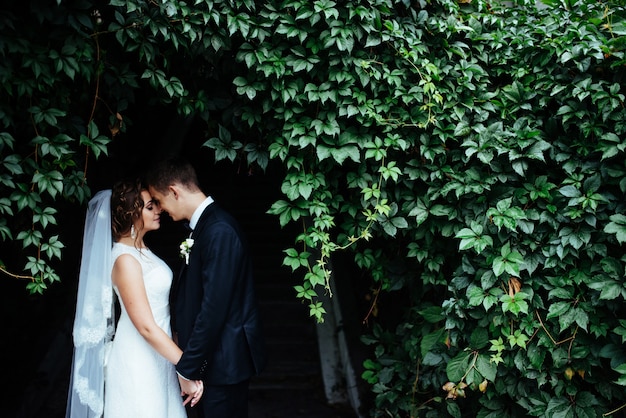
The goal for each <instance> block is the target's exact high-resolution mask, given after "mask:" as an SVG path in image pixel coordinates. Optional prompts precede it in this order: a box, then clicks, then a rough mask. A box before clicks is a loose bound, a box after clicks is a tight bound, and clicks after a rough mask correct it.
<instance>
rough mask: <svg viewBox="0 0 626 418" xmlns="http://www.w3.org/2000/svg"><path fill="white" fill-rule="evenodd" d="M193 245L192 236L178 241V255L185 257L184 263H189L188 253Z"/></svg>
mask: <svg viewBox="0 0 626 418" xmlns="http://www.w3.org/2000/svg"><path fill="white" fill-rule="evenodd" d="M191 247H193V238H187V239H186V240H184V241H183V242H181V243H180V256H181V257H185V264H189V253H191Z"/></svg>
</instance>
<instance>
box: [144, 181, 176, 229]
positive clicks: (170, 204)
mask: <svg viewBox="0 0 626 418" xmlns="http://www.w3.org/2000/svg"><path fill="white" fill-rule="evenodd" d="M148 189H149V190H150V195H151V196H152V200H153V201H154V202H156V203H157V204H158V205H159V207H160V208H161V211H164V212H167V213H168V214H169V215H170V216H171V217H172V220H174V221H180V220H182V216H181V214H180V210H179V206H180V205H179V201H178V199H176V194H175V193H173V192H172V191H171V190H168V191H167V192H166V193H164V192H160V191H158V190H156V189H155V188H154V187H152V186H150V187H149V188H148Z"/></svg>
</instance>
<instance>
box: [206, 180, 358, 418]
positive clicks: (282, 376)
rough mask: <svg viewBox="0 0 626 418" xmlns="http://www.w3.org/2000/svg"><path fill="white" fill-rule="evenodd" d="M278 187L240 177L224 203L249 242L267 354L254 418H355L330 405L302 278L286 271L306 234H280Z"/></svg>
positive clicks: (253, 401)
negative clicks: (287, 256)
mask: <svg viewBox="0 0 626 418" xmlns="http://www.w3.org/2000/svg"><path fill="white" fill-rule="evenodd" d="M279 187H280V185H279V184H272V182H271V179H269V178H268V177H266V176H245V177H239V178H237V179H235V184H233V185H232V187H231V188H229V189H230V191H231V193H229V197H230V199H227V202H225V204H228V206H229V208H228V209H229V210H230V211H231V213H233V215H234V216H235V217H236V218H237V219H238V220H239V222H240V223H241V225H242V227H243V229H244V230H245V231H246V234H247V236H248V239H249V241H250V246H251V250H252V253H253V257H254V263H255V271H256V279H257V294H258V299H259V304H260V308H261V315H262V318H263V324H264V328H265V335H266V341H267V348H268V364H267V367H266V370H265V371H264V372H263V373H262V374H261V376H258V377H256V378H254V379H253V380H252V382H251V385H250V418H287V417H300V418H313V417H319V418H326V417H328V418H339V417H342V418H348V417H354V416H355V415H354V414H352V413H351V411H348V410H346V409H342V408H337V407H333V406H329V405H328V404H327V403H326V399H325V395H324V386H323V380H322V376H321V368H320V359H319V354H318V347H317V336H316V330H315V322H314V319H312V318H311V317H309V311H308V307H307V306H306V304H303V303H302V302H301V301H300V300H298V299H297V298H296V292H295V290H294V288H293V287H294V286H295V285H298V284H299V283H300V282H301V281H300V280H301V276H300V274H301V273H300V272H298V273H292V272H291V268H290V267H285V266H283V265H282V260H283V256H284V254H283V250H284V249H286V248H289V247H293V246H295V237H296V236H297V234H298V233H300V232H301V231H299V230H298V229H297V228H294V227H286V228H285V229H283V228H281V227H280V224H279V221H278V217H277V216H274V215H268V214H267V213H266V212H267V210H268V209H269V207H270V205H271V204H272V202H273V201H275V200H277V199H280V198H281V197H280V196H278V193H277V191H278V190H279ZM217 198H219V196H217V197H216V199H217Z"/></svg>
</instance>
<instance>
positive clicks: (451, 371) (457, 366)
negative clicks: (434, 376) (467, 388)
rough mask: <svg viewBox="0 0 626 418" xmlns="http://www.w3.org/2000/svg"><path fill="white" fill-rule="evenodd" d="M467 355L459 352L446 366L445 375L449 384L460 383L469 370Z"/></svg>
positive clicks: (468, 356) (468, 357) (468, 355)
mask: <svg viewBox="0 0 626 418" xmlns="http://www.w3.org/2000/svg"><path fill="white" fill-rule="evenodd" d="M470 355H471V354H469V353H466V352H461V353H459V354H457V355H456V357H454V358H453V359H452V360H450V361H449V362H448V364H447V365H446V375H447V376H448V380H450V381H451V382H460V381H461V379H462V378H463V376H464V375H465V373H466V372H467V370H468V369H469V360H470Z"/></svg>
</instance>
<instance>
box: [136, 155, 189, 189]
mask: <svg viewBox="0 0 626 418" xmlns="http://www.w3.org/2000/svg"><path fill="white" fill-rule="evenodd" d="M145 183H146V184H147V185H148V186H151V187H154V188H155V189H156V190H158V191H159V192H163V193H165V192H167V188H168V187H169V186H170V185H172V184H175V183H179V184H181V185H183V186H184V187H186V188H187V189H189V190H190V191H197V190H199V189H200V186H199V184H198V176H197V174H196V170H195V169H194V168H193V166H192V165H191V163H190V162H189V161H187V160H185V159H184V158H181V157H173V158H169V159H167V160H163V161H159V162H157V163H156V164H154V165H153V166H152V168H151V169H150V170H148V172H147V173H146V175H145Z"/></svg>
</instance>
